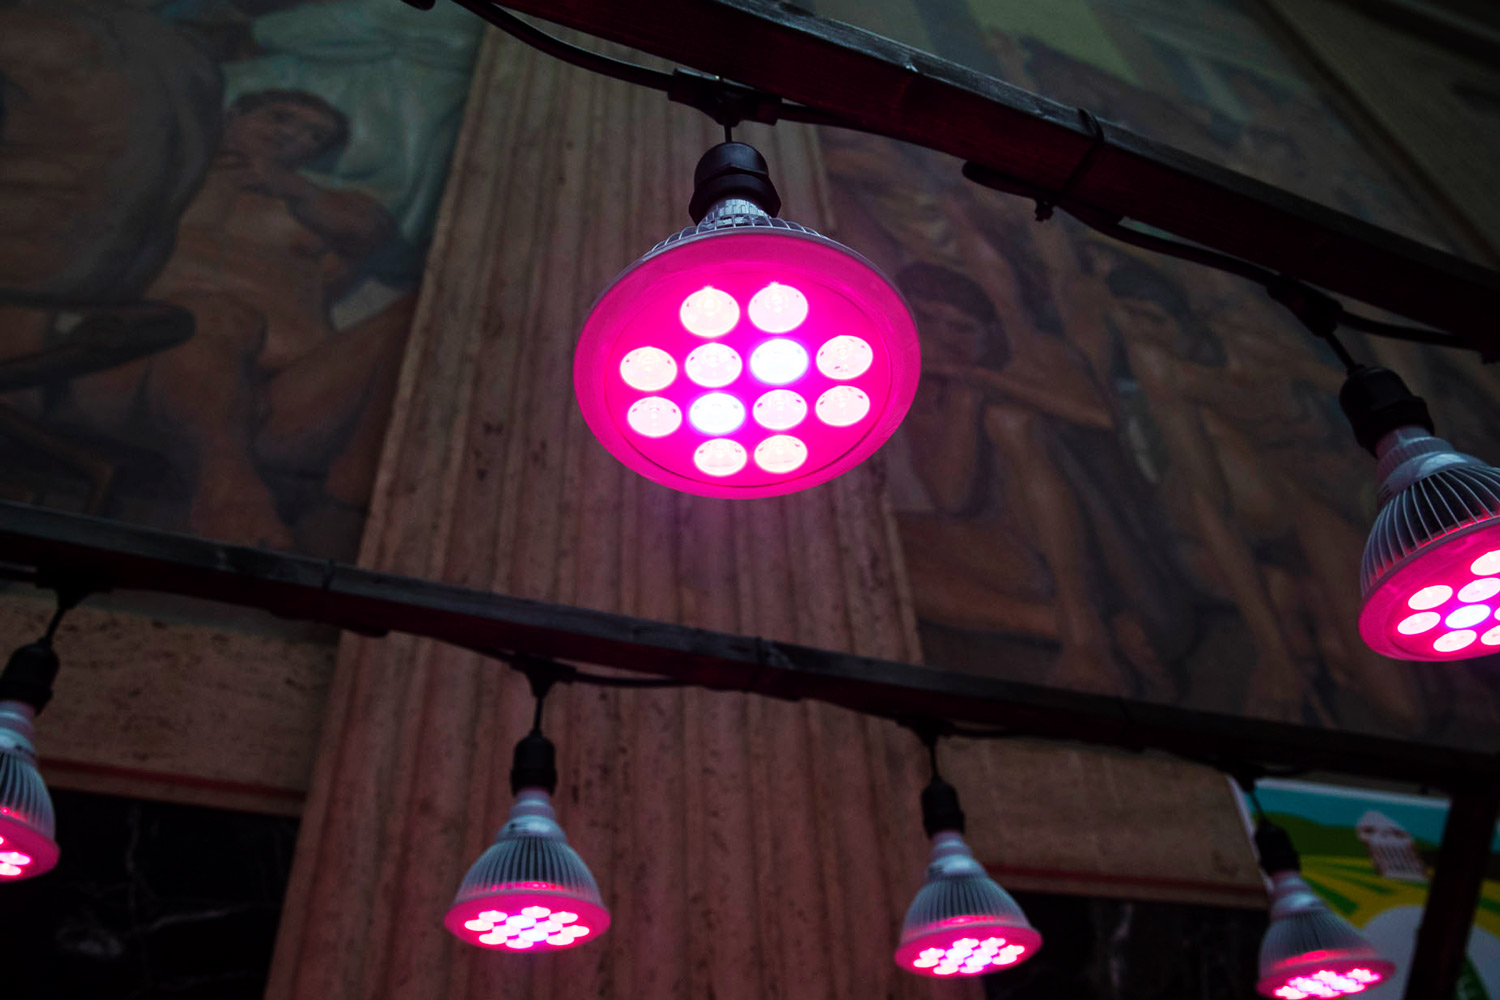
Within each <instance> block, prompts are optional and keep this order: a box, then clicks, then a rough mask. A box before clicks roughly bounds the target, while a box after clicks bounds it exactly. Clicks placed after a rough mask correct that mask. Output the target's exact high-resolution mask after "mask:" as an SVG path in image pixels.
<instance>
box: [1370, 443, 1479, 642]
mask: <svg viewBox="0 0 1500 1000" xmlns="http://www.w3.org/2000/svg"><path fill="white" fill-rule="evenodd" d="M1376 453H1377V455H1378V456H1379V466H1378V469H1377V474H1378V475H1379V477H1380V500H1381V508H1380V512H1379V513H1378V514H1377V515H1376V517H1375V524H1374V527H1373V528H1371V531H1370V539H1369V542H1368V543H1367V544H1366V546H1365V553H1364V559H1363V561H1362V564H1361V572H1360V580H1361V586H1362V590H1363V593H1364V605H1363V607H1362V608H1361V610H1360V616H1359V631H1360V636H1361V637H1362V638H1363V639H1364V640H1365V642H1366V643H1367V644H1368V645H1369V646H1370V648H1371V649H1374V650H1375V651H1376V652H1378V653H1384V654H1385V655H1387V656H1393V657H1396V658H1398V659H1403V660H1461V659H1466V658H1468V657H1472V656H1482V655H1485V654H1487V653H1491V652H1494V649H1493V646H1492V645H1491V644H1487V643H1484V642H1477V641H1476V639H1477V638H1478V637H1479V635H1480V634H1481V633H1482V632H1485V631H1487V629H1488V628H1489V627H1490V626H1487V625H1486V624H1485V623H1486V622H1491V623H1493V622H1494V621H1496V608H1497V607H1500V600H1496V598H1497V596H1500V470H1496V469H1495V468H1493V467H1491V466H1488V465H1486V464H1484V463H1483V462H1481V461H1479V460H1478V459H1476V458H1474V457H1472V456H1470V455H1464V454H1462V453H1460V452H1457V451H1455V450H1454V449H1453V448H1452V446H1451V445H1449V444H1448V443H1447V442H1446V441H1443V440H1442V439H1440V438H1436V437H1433V436H1432V435H1431V434H1428V433H1427V431H1426V429H1425V428H1421V427H1403V428H1400V429H1398V430H1395V431H1392V432H1390V433H1389V434H1387V435H1386V436H1385V437H1384V438H1382V439H1381V440H1380V442H1379V443H1378V444H1377V446H1376ZM1433 615H1435V616H1436V617H1432V616H1433ZM1439 622H1441V624H1442V627H1438V625H1439Z"/></svg>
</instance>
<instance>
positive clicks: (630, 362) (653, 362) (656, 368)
mask: <svg viewBox="0 0 1500 1000" xmlns="http://www.w3.org/2000/svg"><path fill="white" fill-rule="evenodd" d="M620 377H621V378H623V379H624V380H625V384H626V385H628V386H630V387H631V388H632V389H639V390H640V391H641V392H658V391H660V390H662V389H665V388H666V387H667V386H669V385H671V384H672V383H673V382H674V381H676V379H677V362H675V361H673V360H672V355H670V354H668V353H667V352H666V351H664V350H662V349H661V348H660V347H637V348H636V349H635V350H633V351H631V352H630V353H629V354H627V355H625V357H624V359H623V360H621V361H620Z"/></svg>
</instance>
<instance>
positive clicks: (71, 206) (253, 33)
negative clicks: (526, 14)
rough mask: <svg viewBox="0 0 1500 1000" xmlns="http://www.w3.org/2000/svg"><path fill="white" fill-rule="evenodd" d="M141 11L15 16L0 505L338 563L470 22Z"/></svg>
mask: <svg viewBox="0 0 1500 1000" xmlns="http://www.w3.org/2000/svg"><path fill="white" fill-rule="evenodd" d="M141 6H153V7H154V12H149V11H147V10H144V9H140V7H137V6H122V5H118V4H113V3H103V2H99V0H63V2H58V3H50V2H49V3H41V2H40V0H20V2H18V3H14V4H9V5H6V6H5V7H4V8H3V9H0V19H3V22H0V79H3V81H4V82H5V84H6V86H5V90H4V95H3V96H4V102H5V103H4V113H3V116H0V213H3V214H4V215H5V217H6V219H7V222H8V223H9V222H10V220H12V219H14V220H15V222H16V224H15V225H14V226H11V225H8V226H7V228H6V230H5V231H4V232H0V324H3V326H0V331H3V333H4V338H3V340H0V393H5V395H4V397H3V399H0V453H3V454H5V455H6V456H7V457H6V461H5V465H6V467H7V469H9V470H10V471H9V472H8V473H4V474H0V492H3V493H6V494H8V495H13V496H16V495H18V496H22V497H24V498H28V499H33V500H37V501H39V502H54V501H52V500H51V499H50V498H51V496H52V495H53V492H54V491H59V497H60V498H61V497H66V496H68V495H69V490H70V489H71V487H69V486H68V485H67V484H68V483H69V482H71V481H72V480H71V479H69V478H68V476H64V477H61V478H59V477H58V476H57V475H56V474H55V472H54V471H52V470H54V469H56V468H57V463H58V462H59V461H61V462H62V464H63V465H64V466H66V467H68V470H69V476H73V477H76V476H77V475H78V474H80V473H81V474H82V475H83V476H84V477H85V478H86V479H87V480H88V481H89V490H88V493H87V497H86V498H85V499H83V500H81V501H78V500H68V499H63V500H61V502H63V503H64V504H65V505H81V506H83V507H85V508H86V509H90V510H93V511H98V512H106V513H111V514H113V515H114V516H120V517H125V518H127V519H131V520H140V521H144V522H146V523H149V524H155V525H159V526H163V527H175V528H187V529H190V530H192V531H195V532H197V533H200V534H204V535H209V536H212V537H216V538H223V539H227V540H231V541H240V542H248V543H252V544H254V543H259V544H267V545H273V546H277V547H282V548H296V549H302V550H304V551H311V552H317V553H319V554H324V555H335V556H343V557H348V556H350V555H352V554H353V546H354V545H355V544H356V543H357V540H358V534H359V527H360V524H361V522H362V517H363V507H364V504H365V502H366V500H367V497H368V493H369V488H370V483H371V481H372V479H373V470H374V463H375V460H376V456H377V455H378V452H379V445H380V440H381V430H382V428H383V425H384V419H385V416H384V415H385V413H386V409H387V407H388V405H389V400H390V395H391V393H392V392H393V390H394V376H395V372H396V370H397V367H398V364H399V357H400V351H401V346H402V344H403V342H404V337H405V331H406V328H407V326H408V325H409V322H410V318H411V310H412V304H413V301H414V285H415V281H416V277H417V274H418V271H419V267H420V259H421V253H422V250H423V248H424V246H425V243H426V240H427V238H428V234H429V233H430V231H431V226H432V222H433V218H434V215H435V212H436V204H437V197H438V194H439V193H440V191H441V184H442V181H443V177H444V173H445V165H446V162H447V156H448V152H449V150H450V149H451V145H452V141H453V139H454V137H455V135H456V132H457V125H458V120H459V116H460V112H461V108H462V101H463V96H464V93H465V91H466V88H467V78H468V71H469V66H470V64H471V63H472V58H473V54H474V50H475V45H476V43H477V39H478V32H479V25H478V22H477V21H475V20H474V19H473V18H471V17H468V16H467V15H465V14H464V13H463V12H462V11H457V10H454V11H444V12H434V13H437V14H438V16H437V17H427V16H424V15H423V14H421V13H419V12H416V11H412V10H409V9H406V8H403V7H402V6H401V5H400V4H388V3H385V2H383V0H334V2H316V3H308V2H303V3H295V2H284V0H272V2H264V0H255V2H249V0H246V2H243V3H241V2H239V0H223V2H214V3H201V2H196V0H169V2H163V3H158V4H155V5H141ZM220 60H228V61H224V62H219V61H220ZM64 70H66V72H64ZM395 79H404V80H405V81H406V83H407V84H409V85H410V86H407V87H403V88H400V92H401V93H403V94H408V95H411V96H410V99H402V100H398V101H396V102H395V103H394V104H393V103H392V101H391V100H390V97H389V95H391V94H392V93H393V90H392V87H391V83H392V81H393V80H395ZM377 84H378V85H377ZM382 95H385V96H382Z"/></svg>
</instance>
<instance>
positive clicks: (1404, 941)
mask: <svg viewBox="0 0 1500 1000" xmlns="http://www.w3.org/2000/svg"><path fill="white" fill-rule="evenodd" d="M1256 793H1257V796H1258V797H1259V799H1260V803H1261V806H1262V807H1263V808H1264V809H1265V811H1266V815H1267V816H1268V817H1269V818H1270V819H1271V820H1272V821H1273V822H1275V823H1278V824H1280V825H1281V826H1282V827H1284V828H1285V829H1286V831H1287V833H1289V834H1291V837H1292V843H1293V844H1294V845H1295V846H1296V848H1297V851H1298V852H1299V853H1300V854H1301V855H1302V877H1303V878H1304V879H1305V880H1306V881H1307V884H1308V885H1310V886H1311V887H1312V889H1313V891H1314V892H1316V893H1317V894H1318V895H1319V896H1321V897H1323V899H1324V900H1325V901H1326V902H1327V903H1328V905H1329V906H1331V907H1332V908H1333V909H1334V910H1335V911H1336V912H1337V913H1339V914H1340V915H1341V916H1343V917H1345V918H1346V919H1348V920H1349V921H1350V922H1351V923H1353V924H1354V925H1355V926H1356V927H1358V928H1360V930H1362V931H1363V932H1364V934H1365V936H1366V937H1368V938H1369V940H1370V943H1371V944H1373V945H1374V946H1375V947H1376V948H1377V949H1379V950H1380V952H1381V954H1382V955H1384V956H1385V957H1386V958H1388V959H1390V960H1391V961H1392V962H1395V963H1396V973H1395V975H1393V976H1392V977H1391V978H1390V980H1389V981H1388V983H1386V984H1384V985H1382V986H1381V987H1379V988H1378V989H1377V990H1376V991H1375V993H1374V995H1375V996H1387V997H1398V996H1401V995H1402V994H1403V992H1404V991H1405V989H1406V974H1407V969H1408V966H1409V965H1410V963H1411V956H1412V949H1413V947H1414V945H1415V942H1416V935H1417V927H1418V925H1419V924H1420V923H1421V921H1422V905H1423V904H1424V903H1425V902H1426V900H1427V888H1428V881H1429V879H1430V877H1431V875H1432V870H1433V866H1434V865H1435V864H1436V862H1437V855H1438V845H1439V844H1440V843H1441V841H1442V837H1443V822H1444V820H1445V818H1446V817H1447V815H1448V806H1447V802H1446V800H1444V799H1439V798H1428V797H1423V796H1416V795H1396V794H1391V793H1386V792H1372V791H1366V790H1363V789H1349V788H1339V787H1336V786H1332V785H1321V784H1314V783H1312V782H1302V781H1274V780H1268V781H1261V782H1260V783H1259V784H1258V786H1257V789H1256ZM1246 817H1247V820H1248V818H1249V813H1248V812H1247V813H1246ZM1492 851H1500V835H1497V838H1496V840H1495V842H1494V844H1493V845H1492ZM1489 874H1490V875H1491V876H1492V877H1491V878H1487V879H1486V880H1485V882H1484V887H1483V890H1482V892H1481V894H1480V897H1479V909H1478V911H1477V912H1476V913H1475V916H1474V929H1473V931H1472V933H1471V934H1470V936H1469V957H1468V961H1467V962H1465V964H1464V969H1463V973H1462V975H1461V976H1460V978H1459V985H1458V991H1457V993H1456V994H1455V1000H1494V998H1500V853H1492V854H1491V863H1490V871H1489Z"/></svg>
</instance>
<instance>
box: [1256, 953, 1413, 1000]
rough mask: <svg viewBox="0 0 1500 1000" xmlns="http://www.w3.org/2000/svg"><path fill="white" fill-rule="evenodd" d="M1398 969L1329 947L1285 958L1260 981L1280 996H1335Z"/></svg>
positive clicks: (1323, 999)
mask: <svg viewBox="0 0 1500 1000" xmlns="http://www.w3.org/2000/svg"><path fill="white" fill-rule="evenodd" d="M1395 970H1396V966H1395V965H1393V964H1392V963H1390V962H1387V961H1385V960H1384V959H1378V958H1377V959H1371V958H1370V957H1368V954H1366V956H1365V957H1363V958H1358V957H1351V958H1340V957H1338V954H1337V953H1333V952H1328V951H1317V952H1308V953H1306V954H1303V955H1299V956H1296V957H1294V958H1292V959H1289V960H1288V961H1285V962H1282V963H1280V964H1279V966H1278V967H1277V969H1276V971H1275V972H1273V973H1272V974H1271V975H1269V976H1266V977H1265V978H1264V979H1262V980H1261V981H1260V982H1259V983H1257V984H1256V986H1255V988H1256V990H1257V991H1258V992H1259V993H1260V994H1261V995H1262V996H1268V997H1277V998H1279V1000H1312V998H1317V1000H1331V998H1333V997H1343V996H1351V995H1353V994H1355V993H1363V992H1364V991H1365V990H1367V989H1369V988H1370V987H1371V986H1374V985H1375V984H1376V983H1378V982H1380V981H1381V980H1383V979H1385V978H1386V977H1387V976H1389V975H1390V974H1391V973H1392V972H1394V971H1395Z"/></svg>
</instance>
